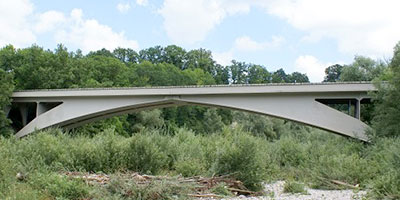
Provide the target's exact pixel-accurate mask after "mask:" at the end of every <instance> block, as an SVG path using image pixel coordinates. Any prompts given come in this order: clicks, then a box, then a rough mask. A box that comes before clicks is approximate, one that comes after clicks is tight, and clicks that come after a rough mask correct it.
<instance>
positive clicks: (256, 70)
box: [247, 65, 271, 84]
mask: <svg viewBox="0 0 400 200" xmlns="http://www.w3.org/2000/svg"><path fill="white" fill-rule="evenodd" d="M270 79H271V74H270V73H269V72H268V70H267V69H265V68H264V67H261V66H260V65H250V67H249V69H248V74H247V80H248V83H250V84H258V83H269V81H270Z"/></svg>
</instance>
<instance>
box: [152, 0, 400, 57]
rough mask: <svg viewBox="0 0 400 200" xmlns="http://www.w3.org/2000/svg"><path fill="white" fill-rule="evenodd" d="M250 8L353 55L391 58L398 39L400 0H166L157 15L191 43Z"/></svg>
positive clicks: (309, 38)
mask: <svg viewBox="0 0 400 200" xmlns="http://www.w3.org/2000/svg"><path fill="white" fill-rule="evenodd" d="M251 7H257V8H265V10H266V12H267V13H268V14H270V15H273V16H278V17H280V18H282V19H284V20H286V21H287V22H288V23H289V24H291V25H292V26H293V27H295V28H296V29H299V30H301V31H304V32H305V33H306V34H307V36H305V37H304V38H303V41H306V42H317V41H319V40H321V39H333V40H335V41H337V47H338V49H339V51H341V52H342V53H346V54H349V55H354V54H362V55H368V56H374V57H382V56H388V55H389V56H390V55H391V54H392V50H393V47H394V45H395V44H396V43H397V42H398V41H399V40H400V24H399V22H398V19H400V12H398V8H399V7H400V1H398V0H380V1H374V0H351V1H348V0H324V1H321V0H250V1H249V0H191V1H187V0H164V4H163V6H162V8H161V9H160V10H159V13H160V14H161V15H162V16H163V17H164V28H165V30H166V32H167V35H168V37H169V38H170V39H171V40H172V41H174V42H176V43H179V44H193V43H196V42H199V41H202V40H204V38H205V37H206V36H207V34H208V33H209V32H210V31H211V30H213V28H215V27H216V26H217V25H219V24H220V23H222V21H223V20H224V19H225V18H226V17H228V16H230V15H234V14H237V13H247V12H248V11H249V10H250V8H251ZM266 18H267V16H266ZM260 20H262V19H260ZM253 47H257V46H253Z"/></svg>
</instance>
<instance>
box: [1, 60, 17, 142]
mask: <svg viewBox="0 0 400 200" xmlns="http://www.w3.org/2000/svg"><path fill="white" fill-rule="evenodd" d="M13 90H14V84H13V74H12V73H9V72H5V71H4V70H3V69H1V68H0V136H1V135H9V134H10V133H11V130H10V128H9V126H8V125H9V123H10V120H9V119H7V116H6V115H7V113H5V112H4V110H5V107H6V106H8V105H9V104H10V101H11V99H10V97H11V94H12V92H13Z"/></svg>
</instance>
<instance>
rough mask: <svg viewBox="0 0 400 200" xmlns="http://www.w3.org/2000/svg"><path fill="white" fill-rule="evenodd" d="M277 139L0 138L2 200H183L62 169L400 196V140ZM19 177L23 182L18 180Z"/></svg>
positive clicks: (182, 132) (232, 131) (159, 189)
mask: <svg viewBox="0 0 400 200" xmlns="http://www.w3.org/2000/svg"><path fill="white" fill-rule="evenodd" d="M285 126H286V125H285ZM286 128H293V126H288V127H286ZM287 130H291V129H287ZM293 130H296V129H292V131H293ZM281 134H282V135H281V137H280V138H278V139H275V140H274V141H271V140H267V139H266V138H265V137H259V136H254V135H252V134H249V133H246V132H243V131H242V130H241V129H240V128H228V127H224V128H223V130H222V131H221V132H220V133H214V134H211V135H196V134H195V133H194V132H192V131H189V130H186V129H178V130H177V132H176V134H175V135H163V134H160V133H158V132H157V131H148V130H146V129H145V130H143V131H142V132H140V133H137V134H134V135H132V136H130V137H124V136H121V135H119V134H117V133H116V132H115V130H114V129H107V130H105V131H104V132H102V133H99V134H96V135H95V136H87V135H85V134H79V133H76V134H74V135H73V136H71V135H66V134H64V133H62V132H61V131H59V130H56V129H52V130H47V131H42V132H39V133H37V134H34V135H32V136H29V137H27V138H24V139H22V140H18V139H15V138H13V137H10V138H0V157H1V158H2V162H0V197H1V198H2V199H7V198H10V197H18V198H20V199H23V198H26V197H29V195H31V196H32V197H37V198H46V197H49V198H56V197H59V198H90V197H91V198H100V197H104V198H106V197H107V198H108V197H109V198H117V199H118V198H123V199H124V198H125V199H134V198H138V196H136V194H137V195H141V196H142V197H143V195H149V196H152V197H154V195H155V196H157V197H159V196H158V195H161V193H162V194H166V195H167V196H168V197H165V196H161V197H162V198H164V197H165V198H169V197H172V196H174V195H175V196H180V197H182V198H184V197H183V196H182V193H180V192H179V191H180V190H185V187H186V186H185V187H183V188H182V187H181V186H177V185H174V184H169V183H157V184H156V185H151V186H149V187H141V186H139V185H132V183H125V182H124V181H118V180H117V181H115V182H112V184H111V185H110V186H107V187H108V188H106V190H104V189H102V188H97V187H94V186H87V185H85V184H84V183H83V182H82V181H81V180H79V179H77V180H75V179H74V180H72V179H68V178H65V177H64V176H63V175H62V171H82V172H86V171H89V172H105V173H108V174H112V173H116V172H118V171H126V170H133V171H137V172H142V173H151V174H160V173H161V174H165V173H169V174H182V175H183V176H198V175H201V176H207V175H208V176H210V175H215V176H218V175H231V176H233V177H235V178H236V179H238V180H240V181H242V182H243V183H245V185H246V187H248V188H250V189H254V190H257V189H259V188H260V186H261V183H262V182H264V181H267V180H268V181H273V180H282V179H286V180H288V181H289V182H293V180H296V181H297V182H303V183H309V184H310V185H311V187H313V188H325V189H342V188H343V187H340V186H338V185H334V184H332V182H331V180H339V181H343V182H346V183H348V184H352V185H356V184H359V185H360V187H361V189H365V188H369V189H370V191H371V192H370V194H369V195H370V196H371V198H378V199H381V198H385V197H397V196H398V195H399V194H400V188H399V184H398V183H399V182H398V180H399V177H400V173H399V171H398V169H399V167H400V162H399V161H400V157H399V153H398V152H400V145H399V144H400V141H399V138H395V139H394V138H382V139H378V140H375V141H374V143H373V144H370V145H365V144H362V143H358V142H355V141H352V140H349V139H346V138H343V137H340V136H335V135H331V134H329V133H326V132H323V131H316V130H313V129H312V130H309V131H299V132H297V133H296V134H292V133H287V132H286V133H285V132H283V133H281ZM17 173H21V174H23V175H24V177H25V178H24V179H22V180H18V179H17V178H16V177H15V176H16V174H17ZM294 185H295V186H293V187H295V188H296V187H297V186H296V184H294ZM291 187H292V186H291ZM220 189H222V188H220ZM19 190H22V191H23V192H17V191H19ZM291 190H292V189H291ZM293 190H294V189H293ZM96 194H97V195H100V196H96ZM150 194H151V195H150ZM149 198H150V197H149Z"/></svg>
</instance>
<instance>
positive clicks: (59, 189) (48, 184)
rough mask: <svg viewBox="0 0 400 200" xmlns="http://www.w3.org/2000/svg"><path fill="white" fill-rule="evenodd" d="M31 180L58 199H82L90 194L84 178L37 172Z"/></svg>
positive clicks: (31, 182) (33, 184) (35, 185)
mask: <svg viewBox="0 0 400 200" xmlns="http://www.w3.org/2000/svg"><path fill="white" fill-rule="evenodd" d="M29 182H30V184H31V185H32V186H33V187H37V188H38V189H40V190H42V191H43V192H44V193H47V194H49V195H50V196H52V197H54V198H56V199H60V198H64V199H82V198H84V197H86V196H87V195H88V194H89V188H88V186H87V185H86V184H85V183H84V182H83V181H82V180H79V179H69V178H67V177H66V176H62V175H60V174H56V173H50V174H45V173H37V174H34V175H32V177H31V178H30V180H29Z"/></svg>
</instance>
